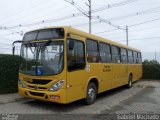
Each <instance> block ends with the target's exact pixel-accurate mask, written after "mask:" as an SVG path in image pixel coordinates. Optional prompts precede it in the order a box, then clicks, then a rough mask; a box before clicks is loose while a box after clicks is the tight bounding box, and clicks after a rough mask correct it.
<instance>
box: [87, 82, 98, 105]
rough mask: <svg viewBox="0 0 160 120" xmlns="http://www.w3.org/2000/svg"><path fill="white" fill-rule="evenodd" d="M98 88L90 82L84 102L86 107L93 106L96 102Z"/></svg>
mask: <svg viewBox="0 0 160 120" xmlns="http://www.w3.org/2000/svg"><path fill="white" fill-rule="evenodd" d="M96 97H97V86H96V84H95V83H94V82H90V83H89V84H88V87H87V92H86V98H85V100H84V102H85V104H86V105H91V104H93V103H94V102H95V101H96Z"/></svg>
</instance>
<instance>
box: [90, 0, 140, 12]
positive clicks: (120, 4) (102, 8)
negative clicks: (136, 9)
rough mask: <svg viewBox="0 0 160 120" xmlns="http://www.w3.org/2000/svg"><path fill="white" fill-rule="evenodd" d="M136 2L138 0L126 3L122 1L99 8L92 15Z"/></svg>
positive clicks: (129, 0) (127, 0)
mask: <svg viewBox="0 0 160 120" xmlns="http://www.w3.org/2000/svg"><path fill="white" fill-rule="evenodd" d="M136 1H138V0H126V1H123V2H119V3H114V4H108V5H107V6H103V7H100V8H98V9H95V10H93V13H96V12H100V11H103V10H106V9H110V8H114V7H119V6H123V5H126V4H129V3H133V2H136Z"/></svg>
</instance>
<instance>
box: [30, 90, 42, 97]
mask: <svg viewBox="0 0 160 120" xmlns="http://www.w3.org/2000/svg"><path fill="white" fill-rule="evenodd" d="M29 93H30V94H31V95H33V96H39V97H43V96H44V93H37V92H31V91H29Z"/></svg>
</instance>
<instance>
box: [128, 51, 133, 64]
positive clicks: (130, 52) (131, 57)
mask: <svg viewBox="0 0 160 120" xmlns="http://www.w3.org/2000/svg"><path fill="white" fill-rule="evenodd" d="M128 63H134V58H133V51H131V50H128Z"/></svg>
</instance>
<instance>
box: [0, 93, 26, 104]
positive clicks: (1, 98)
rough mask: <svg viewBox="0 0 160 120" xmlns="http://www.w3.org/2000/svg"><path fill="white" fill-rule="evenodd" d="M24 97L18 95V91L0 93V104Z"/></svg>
mask: <svg viewBox="0 0 160 120" xmlns="http://www.w3.org/2000/svg"><path fill="white" fill-rule="evenodd" d="M23 99H26V98H24V97H21V96H19V95H18V93H10V94H0V104H5V103H10V102H14V101H20V100H23Z"/></svg>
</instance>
